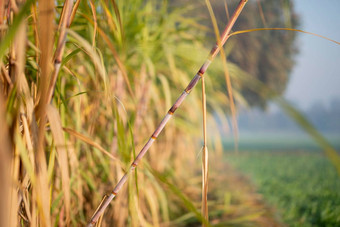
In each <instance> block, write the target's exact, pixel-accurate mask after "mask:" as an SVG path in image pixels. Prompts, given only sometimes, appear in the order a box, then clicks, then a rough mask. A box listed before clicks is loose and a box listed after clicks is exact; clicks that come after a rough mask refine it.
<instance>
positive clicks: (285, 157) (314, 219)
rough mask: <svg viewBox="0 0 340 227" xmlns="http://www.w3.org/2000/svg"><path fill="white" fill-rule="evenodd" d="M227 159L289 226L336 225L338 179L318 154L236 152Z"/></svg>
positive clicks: (339, 210)
mask: <svg viewBox="0 0 340 227" xmlns="http://www.w3.org/2000/svg"><path fill="white" fill-rule="evenodd" d="M227 159H228V162H229V163H230V164H231V165H232V166H233V167H235V168H236V169H238V170H240V171H241V172H243V173H244V174H245V175H247V176H249V178H250V180H251V181H252V182H253V183H254V184H255V185H256V187H257V189H258V191H259V193H261V194H262V195H263V196H264V198H265V200H266V201H267V202H268V203H269V204H270V205H271V206H273V207H275V208H276V209H277V213H278V218H279V219H281V220H282V221H283V222H284V223H286V224H288V225H289V226H340V178H339V176H338V175H337V172H336V170H335V168H334V167H333V166H332V165H331V164H330V162H329V161H328V160H327V158H325V157H324V155H323V153H322V152H317V151H313V152H312V151H309V152H308V151H301V150H300V151H298V150H296V151H293V150H289V151H274V150H273V151H247V152H242V151H240V152H239V153H238V154H236V153H228V154H227Z"/></svg>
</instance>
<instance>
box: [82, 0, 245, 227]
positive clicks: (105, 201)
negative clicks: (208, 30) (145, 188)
mask: <svg viewBox="0 0 340 227" xmlns="http://www.w3.org/2000/svg"><path fill="white" fill-rule="evenodd" d="M247 1H248V0H241V1H240V2H239V4H238V6H237V8H236V9H235V11H234V14H233V15H232V17H231V19H230V20H229V22H228V24H227V25H226V27H225V29H224V31H223V33H222V35H221V39H220V42H217V43H216V45H215V46H214V47H213V48H212V49H211V51H210V54H209V56H208V58H207V59H206V60H205V62H204V63H203V65H202V66H201V68H200V69H199V70H198V72H197V74H196V75H195V76H194V78H193V79H192V80H191V81H190V83H189V84H188V86H187V87H186V88H185V90H184V91H183V92H182V94H181V95H180V96H179V97H178V99H177V100H176V102H175V103H174V104H173V105H172V107H171V108H170V109H169V111H168V113H167V114H166V115H165V117H164V118H163V120H162V121H161V122H160V124H159V125H158V127H157V128H156V130H155V131H154V132H153V134H152V135H151V137H150V138H149V140H148V141H147V143H146V144H145V145H144V147H143V148H142V150H141V151H140V152H139V154H138V155H137V157H136V158H135V160H134V161H133V162H132V164H131V166H130V168H129V169H128V171H127V172H126V173H125V175H124V176H123V177H122V178H121V179H120V181H119V182H118V184H117V185H116V187H115V188H114V189H113V190H112V191H111V193H110V195H108V196H106V197H104V199H103V200H102V201H101V203H100V205H99V206H98V208H97V209H96V211H95V212H94V214H93V216H92V217H91V219H90V221H89V223H88V225H87V226H88V227H91V226H94V225H95V224H96V223H97V221H98V219H99V217H100V216H101V215H102V214H103V212H104V211H105V209H106V208H107V206H108V205H109V204H110V202H111V201H112V199H113V198H114V197H116V195H117V193H118V192H119V191H120V189H121V188H122V187H123V185H124V184H125V182H126V181H127V179H128V177H129V175H130V174H131V173H132V172H133V170H134V169H135V168H136V167H137V165H138V163H139V162H140V160H141V159H142V158H143V156H144V155H145V154H146V152H147V151H148V150H149V148H150V147H151V145H152V144H153V142H154V141H155V140H156V139H157V137H158V135H159V134H160V133H161V131H162V130H163V128H164V126H165V125H166V123H167V122H168V121H169V120H170V118H171V117H172V115H173V114H174V113H175V111H176V110H177V108H178V107H179V106H180V105H181V104H182V102H183V101H184V99H185V98H186V97H187V95H188V94H190V92H191V90H192V89H193V88H194V87H195V86H196V84H197V82H198V81H199V80H200V79H201V78H202V77H203V75H204V73H205V72H206V70H207V68H208V67H209V65H210V63H211V62H212V61H213V59H214V58H215V57H216V55H217V54H218V52H219V51H220V49H221V48H222V47H223V45H224V44H225V42H226V41H227V39H228V38H229V33H230V31H231V29H232V27H233V26H234V24H235V22H236V20H237V18H238V16H239V15H240V13H241V12H242V10H243V7H244V6H245V4H246V3H247Z"/></svg>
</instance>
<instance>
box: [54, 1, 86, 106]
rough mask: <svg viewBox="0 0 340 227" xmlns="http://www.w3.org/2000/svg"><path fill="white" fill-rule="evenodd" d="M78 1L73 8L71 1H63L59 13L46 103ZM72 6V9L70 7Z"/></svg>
mask: <svg viewBox="0 0 340 227" xmlns="http://www.w3.org/2000/svg"><path fill="white" fill-rule="evenodd" d="M79 2H80V1H77V2H76V4H75V5H74V6H73V0H65V3H64V7H63V10H62V13H61V18H60V22H59V26H58V27H59V38H58V43H57V48H56V50H55V53H54V61H53V64H54V70H53V73H52V76H51V81H50V84H49V89H48V93H47V102H48V103H50V102H51V100H52V98H53V94H54V89H55V84H56V81H57V78H58V74H59V71H60V66H61V59H62V56H63V53H64V48H65V44H66V38H67V28H69V27H70V25H71V23H72V20H73V18H74V13H75V11H76V10H77V8H78V5H79ZM72 6H73V7H72Z"/></svg>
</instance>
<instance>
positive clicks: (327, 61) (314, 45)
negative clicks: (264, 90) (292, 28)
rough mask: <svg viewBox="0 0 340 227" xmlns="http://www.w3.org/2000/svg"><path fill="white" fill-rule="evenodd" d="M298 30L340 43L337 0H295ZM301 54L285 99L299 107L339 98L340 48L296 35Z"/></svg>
mask: <svg viewBox="0 0 340 227" xmlns="http://www.w3.org/2000/svg"><path fill="white" fill-rule="evenodd" d="M295 9H296V12H297V13H298V14H299V15H300V17H301V25H300V29H302V30H305V31H308V32H313V33H317V34H320V35H323V36H327V37H328V38H331V39H334V40H336V41H338V42H340V0H322V1H321V0H295ZM298 45H299V48H300V53H299V54H298V56H296V65H295V67H294V69H293V71H292V74H291V78H290V82H289V84H288V88H287V90H286V93H285V97H286V98H288V99H289V100H293V101H294V102H295V103H297V104H299V105H300V106H301V107H302V108H305V107H308V106H309V105H311V104H312V103H314V102H316V101H321V102H325V103H329V101H330V100H331V99H332V98H335V97H338V98H339V99H340V45H337V44H334V43H332V42H329V41H326V40H324V39H320V38H318V37H315V36H311V35H306V34H301V33H299V35H298Z"/></svg>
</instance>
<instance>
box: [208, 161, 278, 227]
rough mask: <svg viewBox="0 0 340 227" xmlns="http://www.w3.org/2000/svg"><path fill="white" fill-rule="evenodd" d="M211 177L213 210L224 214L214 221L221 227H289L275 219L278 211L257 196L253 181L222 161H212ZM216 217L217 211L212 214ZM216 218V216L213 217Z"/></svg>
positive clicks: (213, 222)
mask: <svg viewBox="0 0 340 227" xmlns="http://www.w3.org/2000/svg"><path fill="white" fill-rule="evenodd" d="M210 163H214V165H210V166H211V167H210V170H211V171H210V177H209V196H210V201H211V202H214V203H217V204H216V205H214V206H213V207H215V208H216V207H218V208H220V209H222V210H224V212H223V213H221V214H220V215H217V216H216V218H215V219H211V220H210V221H211V223H212V224H218V225H220V226H261V227H267V226H268V227H269V226H285V225H284V224H282V223H280V222H279V221H278V218H277V217H275V210H274V209H273V208H271V207H269V206H268V205H267V204H266V203H265V201H264V199H263V198H262V196H261V195H260V194H258V193H257V192H256V189H255V187H254V186H253V185H252V184H251V183H250V181H249V179H247V178H246V177H245V176H243V175H241V174H240V173H238V172H237V171H236V170H235V169H233V168H232V167H231V166H230V165H228V164H227V163H225V162H224V161H221V160H211V162H210ZM210 212H212V214H213V213H214V211H213V210H210ZM212 216H215V215H212Z"/></svg>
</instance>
